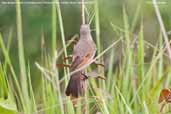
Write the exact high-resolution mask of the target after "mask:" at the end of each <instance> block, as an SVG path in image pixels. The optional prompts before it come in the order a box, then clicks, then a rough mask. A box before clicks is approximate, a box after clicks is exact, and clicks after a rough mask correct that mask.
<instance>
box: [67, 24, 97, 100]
mask: <svg viewBox="0 0 171 114" xmlns="http://www.w3.org/2000/svg"><path fill="white" fill-rule="evenodd" d="M95 53H96V44H95V43H94V41H93V39H92V36H91V31H90V27H89V25H88V24H83V25H81V28H80V39H79V41H78V42H77V44H76V45H75V46H74V49H73V55H72V64H71V66H70V71H71V72H72V71H74V70H76V69H78V68H81V67H82V66H84V65H86V64H88V63H89V62H91V61H92V60H93V58H94V56H95ZM87 79H88V77H87V76H86V75H85V73H84V70H81V71H78V72H76V73H74V74H73V75H71V78H70V81H69V83H68V86H67V88H66V91H65V93H66V95H67V96H71V97H73V98H78V97H79V96H80V95H83V94H84V92H85V90H86V87H87V84H86V80H87Z"/></svg>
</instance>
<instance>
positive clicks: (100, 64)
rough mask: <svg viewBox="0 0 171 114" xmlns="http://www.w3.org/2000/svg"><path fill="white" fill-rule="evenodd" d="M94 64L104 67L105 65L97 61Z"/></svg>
mask: <svg viewBox="0 0 171 114" xmlns="http://www.w3.org/2000/svg"><path fill="white" fill-rule="evenodd" d="M93 64H95V65H99V66H102V67H104V64H102V63H97V61H94V62H93Z"/></svg>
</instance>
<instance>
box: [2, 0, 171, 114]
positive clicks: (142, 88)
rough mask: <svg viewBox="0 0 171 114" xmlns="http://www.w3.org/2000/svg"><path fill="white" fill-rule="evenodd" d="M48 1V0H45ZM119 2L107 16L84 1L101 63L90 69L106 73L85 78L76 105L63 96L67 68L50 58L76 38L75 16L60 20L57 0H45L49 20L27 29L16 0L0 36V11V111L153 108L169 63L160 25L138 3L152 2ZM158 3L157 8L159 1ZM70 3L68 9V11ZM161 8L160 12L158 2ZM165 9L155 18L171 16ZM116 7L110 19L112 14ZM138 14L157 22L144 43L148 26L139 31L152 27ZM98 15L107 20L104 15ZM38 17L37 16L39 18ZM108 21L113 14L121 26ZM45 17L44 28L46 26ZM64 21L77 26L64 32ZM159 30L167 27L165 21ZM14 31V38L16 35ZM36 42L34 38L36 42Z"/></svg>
mask: <svg viewBox="0 0 171 114" xmlns="http://www.w3.org/2000/svg"><path fill="white" fill-rule="evenodd" d="M55 1H56V0H52V2H55ZM57 1H58V0H57ZM128 1H132V0H128ZM16 2H20V0H16ZM110 2H112V1H110ZM134 2H135V1H134ZM126 3H127V2H126V1H125V3H123V4H122V5H121V7H120V6H119V2H116V4H117V5H118V6H116V7H120V8H118V9H117V12H114V13H116V14H115V15H112V13H111V12H112V11H111V12H109V15H108V16H106V17H105V16H101V15H100V14H102V12H103V8H102V9H101V6H103V5H104V7H108V6H105V5H106V4H104V2H103V1H101V0H100V1H98V0H95V2H94V4H93V5H92V4H91V5H90V6H89V5H87V4H86V11H85V12H86V20H88V21H89V22H90V23H91V26H92V28H93V27H95V30H93V29H94V28H93V29H92V35H93V37H94V40H95V41H96V44H97V55H96V59H97V60H98V61H99V62H100V63H103V64H105V68H103V67H100V66H99V67H97V72H98V73H100V75H102V76H105V77H106V80H99V79H94V78H90V79H89V81H88V82H89V86H88V90H87V92H86V95H85V97H80V98H79V102H78V104H77V107H73V104H72V101H71V100H70V98H69V97H67V96H65V88H66V85H67V83H68V81H69V75H68V74H69V69H68V68H64V69H61V68H57V67H56V63H62V62H63V59H62V58H63V57H66V56H68V55H70V54H72V49H71V48H73V45H72V40H74V39H76V38H77V37H78V35H77V34H79V24H78V22H77V20H79V19H77V20H75V21H74V20H72V21H74V22H72V23H70V24H69V23H68V22H67V21H66V20H67V19H64V17H65V18H66V16H65V15H63V12H62V8H61V7H64V6H63V5H61V4H51V5H48V8H49V9H50V10H49V11H50V12H51V13H50V14H49V15H48V16H50V18H51V20H50V19H44V20H43V22H44V21H45V22H46V21H47V22H46V23H45V24H43V25H44V26H41V27H40V28H39V29H40V30H35V29H33V31H31V30H29V31H26V30H25V29H26V27H25V26H26V24H25V23H26V22H25V20H24V19H25V18H24V16H23V15H26V14H24V13H22V12H24V6H23V5H22V7H21V5H20V4H16V7H15V9H16V27H15V26H13V27H9V26H8V27H9V28H7V29H8V33H7V35H6V34H5V32H4V31H3V30H2V32H1V28H2V27H1V23H2V22H3V21H4V20H3V17H2V22H0V60H1V61H0V114H17V113H20V114H82V113H85V114H99V113H100V114H101V113H102V114H158V113H160V107H161V105H160V104H158V98H159V95H160V91H161V89H162V88H163V87H165V88H170V84H171V78H170V75H171V70H170V62H169V61H170V60H169V56H168V54H167V51H166V49H165V40H164V38H163V34H162V32H158V31H160V29H161V28H160V26H159V24H158V21H156V20H157V18H158V17H156V16H155V18H152V17H150V16H146V15H147V14H145V13H142V12H143V11H146V10H143V8H146V7H148V8H149V9H150V8H151V9H152V8H153V4H152V2H151V7H149V6H144V7H143V6H142V4H146V2H145V3H144V1H143V0H140V2H138V3H137V4H136V5H135V6H136V7H134V13H132V14H129V13H130V12H129V11H127V10H128V8H127V7H128V6H129V5H128V6H127V5H126ZM166 3H168V4H169V5H167V6H166V7H168V6H171V3H170V2H169V1H166ZM128 4H129V3H128ZM108 5H109V4H108ZM146 5H147V4H146ZM148 5H150V4H148ZM1 6H2V4H1ZM114 6H115V5H114ZM114 6H112V7H114ZM130 6H131V5H130ZM10 7H11V6H10ZM26 7H28V6H26ZM35 7H36V5H35ZM79 8H80V7H79ZM162 8H163V9H164V6H162ZM0 9H1V7H0ZM2 9H3V7H2ZM108 9H109V10H111V6H110V5H109V8H106V9H104V10H106V11H108ZM30 10H31V9H30ZM76 10H79V9H76ZM76 10H75V9H74V11H76ZM168 10H169V8H168ZM150 11H151V10H150ZM162 11H163V12H164V11H165V9H164V10H162ZM170 11H171V10H170ZM128 12H129V13H128ZM152 12H153V13H154V15H155V11H154V9H153V10H152V11H151V12H149V13H148V14H150V13H152ZM163 12H161V13H163ZM167 12H169V11H166V12H164V14H166V15H164V18H163V20H162V21H163V22H164V23H167V24H169V23H171V21H170V22H169V19H171V17H167ZM25 13H26V11H25ZM32 13H34V12H32ZM76 13H77V12H76ZM110 13H111V15H110ZM119 13H120V15H118V17H116V18H117V19H114V17H115V16H116V15H117V14H119ZM0 14H1V12H0ZM65 14H66V13H65ZM28 15H29V14H28ZM30 15H31V14H30ZM37 15H38V16H40V15H39V14H37ZM44 15H46V14H44ZM67 15H68V14H67ZM79 15H80V14H79ZM130 15H131V16H130ZM34 16H36V14H34ZM45 17H46V16H45ZM68 17H69V16H68ZM77 17H78V16H77ZM80 17H81V15H80ZM80 17H79V18H80ZM144 17H146V18H147V19H148V18H152V19H150V20H153V19H155V22H156V23H157V24H158V25H157V30H156V29H155V30H156V31H157V32H155V33H156V34H157V35H156V34H155V35H154V33H152V32H153V31H154V30H151V31H150V32H151V34H152V35H150V36H153V37H154V38H152V40H151V41H155V42H154V43H150V41H149V40H147V38H146V36H147V37H148V35H149V32H146V31H149V29H153V27H154V26H153V25H151V26H152V27H151V28H148V27H150V25H148V27H146V26H147V25H146V24H148V23H149V22H147V23H146V18H144ZM0 18H1V15H0ZM32 18H33V17H32ZM104 18H108V19H107V20H105V19H104ZM121 18H122V19H121ZM38 19H39V20H40V21H42V20H41V18H40V17H39V18H38ZM112 19H113V20H112ZM114 20H115V21H117V22H119V21H120V22H121V23H119V24H120V25H121V26H120V25H119V24H116V23H117V22H114ZM0 21H1V20H0ZM165 21H166V22H165ZM4 22H5V21H4ZM23 23H24V24H23ZM28 23H29V22H28ZM65 23H67V24H65ZM73 23H76V24H77V25H76V24H75V26H76V27H74V25H73ZM46 24H48V27H49V26H50V27H49V28H48V27H47V25H46ZM103 24H104V25H103ZM68 26H71V28H72V27H74V28H73V29H78V30H75V31H74V30H73V31H74V32H73V33H74V35H72V37H69V35H68V34H67V32H69V31H67V30H69V29H68V28H67V27H68ZM46 27H47V28H48V29H47V28H46ZM106 27H108V29H106ZM35 28H36V25H35ZM37 28H38V27H37ZM37 28H36V29H37ZM65 28H66V29H65ZM109 28H110V30H109ZM15 29H16V30H15ZM105 29H106V31H107V30H109V31H110V33H109V34H107V33H108V32H106V31H105ZM27 30H28V29H27ZM34 30H35V31H34ZM46 30H47V31H48V30H51V32H50V33H51V34H49V33H47V31H46ZM166 30H168V31H169V27H168V26H166ZM27 32H30V33H31V34H35V35H36V37H38V38H39V39H40V40H36V39H34V38H35V37H32V36H29V37H28V36H26V35H25V34H27ZM146 33H147V34H146ZM65 34H67V35H65ZM15 36H16V37H17V41H16V42H15V38H14V37H15ZM66 36H67V37H69V38H66ZM111 36H112V37H111ZM25 37H27V38H30V39H31V40H33V41H32V42H31V43H33V44H31V43H29V46H28V44H27V41H28V42H30V41H31V40H30V39H26V38H25ZM46 37H47V38H49V39H47V38H46ZM108 37H109V39H108ZM168 37H169V35H168ZM37 41H38V43H39V44H35V42H37ZM13 42H15V44H17V46H18V48H16V47H15V46H13ZM25 44H26V45H27V46H26V45H25ZM34 45H36V46H34ZM11 47H13V48H14V47H15V48H14V49H13V48H11ZM26 47H27V48H26ZM28 48H29V49H28ZM34 48H36V49H34ZM37 48H39V49H37ZM32 49H33V50H32ZM28 50H30V51H35V52H36V53H37V55H38V56H36V57H38V58H35V59H34V57H35V56H33V57H32V55H31V54H29V53H28ZM36 50H37V51H36ZM26 52H27V53H26ZM14 53H15V54H14ZM65 63H66V64H69V63H70V61H65ZM95 68H96V67H95V66H93V65H90V66H89V67H88V68H87V71H93V69H95ZM98 112H99V113H98ZM163 112H169V104H167V105H166V106H165V107H164V109H163Z"/></svg>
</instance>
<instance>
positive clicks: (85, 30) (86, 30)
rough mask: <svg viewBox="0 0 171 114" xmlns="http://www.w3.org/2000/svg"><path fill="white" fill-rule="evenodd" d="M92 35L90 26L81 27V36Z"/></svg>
mask: <svg viewBox="0 0 171 114" xmlns="http://www.w3.org/2000/svg"><path fill="white" fill-rule="evenodd" d="M87 34H90V26H89V25H88V24H84V25H81V28H80V35H87Z"/></svg>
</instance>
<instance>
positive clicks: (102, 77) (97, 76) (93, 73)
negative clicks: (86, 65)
mask: <svg viewBox="0 0 171 114" xmlns="http://www.w3.org/2000/svg"><path fill="white" fill-rule="evenodd" d="M86 76H87V77H94V78H99V79H103V80H106V78H105V77H104V76H100V75H99V74H97V73H96V72H90V73H87V75H86Z"/></svg>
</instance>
